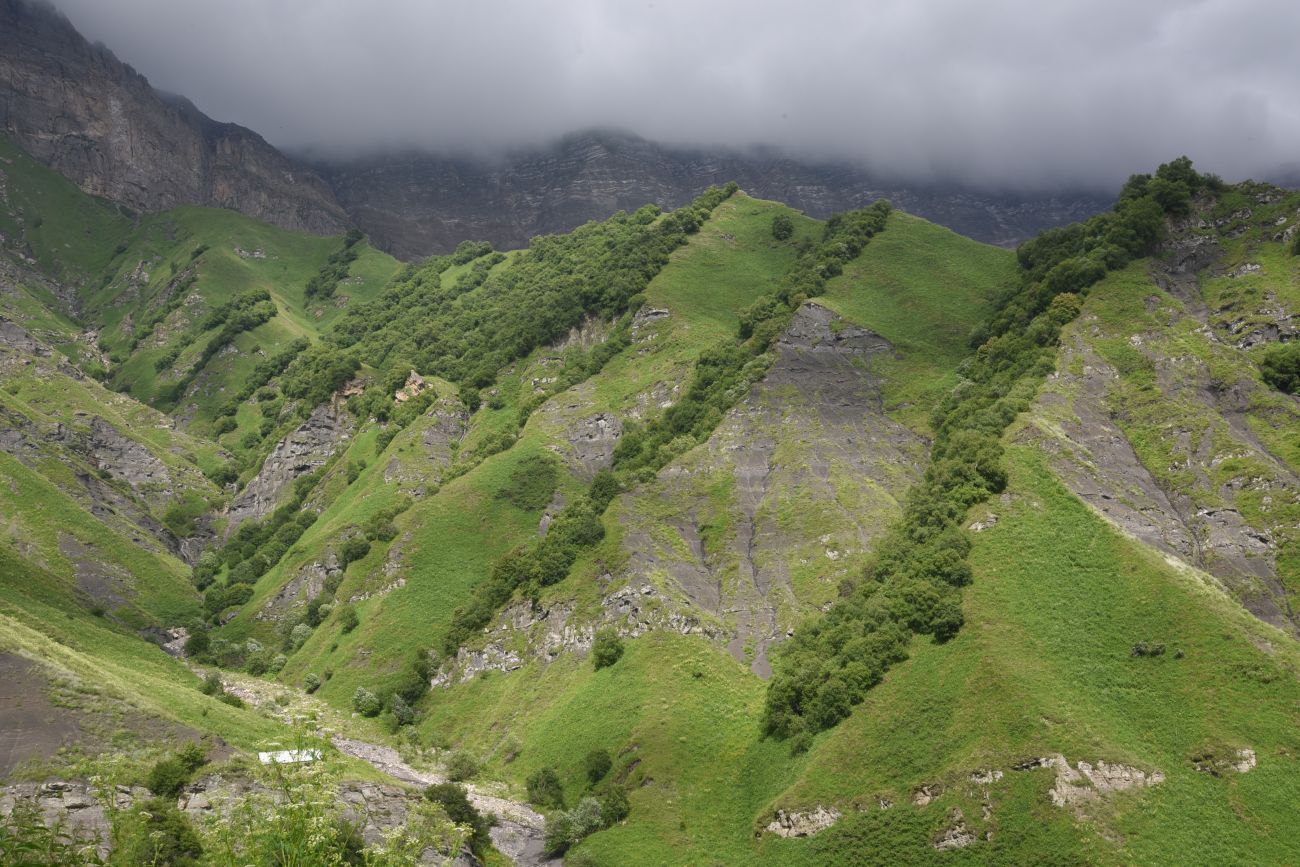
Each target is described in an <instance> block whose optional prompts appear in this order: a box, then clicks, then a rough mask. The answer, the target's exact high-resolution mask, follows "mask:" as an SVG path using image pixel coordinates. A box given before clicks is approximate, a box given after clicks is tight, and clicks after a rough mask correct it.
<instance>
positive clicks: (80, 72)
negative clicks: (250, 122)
mask: <svg viewBox="0 0 1300 867" xmlns="http://www.w3.org/2000/svg"><path fill="white" fill-rule="evenodd" d="M0 82H2V83H3V87H4V89H5V93H4V98H3V99H0V131H3V132H4V133H5V134H6V135H8V136H10V137H11V138H13V139H14V140H15V141H16V142H17V143H18V144H19V145H21V146H22V147H23V148H24V149H25V150H27V151H28V152H29V153H31V154H32V155H33V156H35V157H36V158H37V159H38V160H40V161H41V162H42V163H44V164H46V165H48V166H51V167H52V168H54V169H56V170H58V171H59V172H61V173H62V174H64V175H65V176H67V177H69V178H71V179H72V180H73V181H75V182H76V183H77V185H78V186H80V187H81V188H82V189H83V190H85V191H86V192H87V193H90V194H92V195H96V196H103V197H105V198H108V199H112V200H113V201H115V202H119V203H121V204H123V205H126V206H128V207H130V208H134V209H136V210H142V211H160V210H165V209H167V208H173V207H176V206H177V205H183V204H196V205H209V206H212V207H219V208H230V209H233V210H236V211H239V212H241V213H243V214H246V215H248V216H250V217H254V218H256V219H259V220H265V221H266V222H268V223H272V224H274V225H277V226H281V227H284V228H288V229H294V230H298V231H306V232H313V233H317V234H334V233H337V232H341V231H342V230H343V229H344V228H345V226H346V224H347V222H348V220H347V217H346V216H345V215H344V213H343V211H342V209H341V208H340V207H339V205H338V203H337V202H336V201H335V200H334V196H333V195H332V194H331V192H330V190H329V188H328V187H327V186H326V185H325V184H324V182H323V181H321V179H320V178H319V177H317V176H316V175H315V173H313V172H312V171H311V170H310V169H308V168H306V167H304V166H301V165H299V164H297V163H295V162H293V161H291V160H290V159H288V158H286V157H285V156H284V155H283V154H281V153H280V152H279V151H277V150H276V149H275V148H273V147H271V146H270V145H268V144H267V143H266V142H265V141H264V140H263V139H262V137H261V136H259V135H257V134H256V133H255V132H253V131H251V130H248V129H245V128H243V127H241V126H237V125H235V124H229V123H218V122H216V121H214V120H212V119H211V118H209V117H207V116H206V115H204V114H203V113H202V112H200V111H199V110H198V109H197V108H195V107H194V106H193V105H192V104H190V103H189V102H188V101H186V100H184V99H181V98H177V97H166V96H164V95H162V94H160V93H158V92H157V91H155V90H154V89H153V88H152V87H151V86H150V85H149V82H148V81H147V80H146V79H145V78H144V76H142V75H140V74H139V73H137V72H136V71H135V70H133V69H132V68H131V67H130V66H128V65H126V64H124V63H122V62H121V61H119V60H118V59H117V58H116V57H114V56H113V53H112V52H111V51H109V50H108V49H107V48H104V47H103V46H92V45H90V44H89V43H87V42H86V40H85V39H84V38H82V36H81V34H79V33H77V31H76V30H75V29H74V28H73V27H72V25H71V24H70V23H69V22H68V20H67V19H66V18H64V17H63V16H62V15H61V14H60V13H58V12H57V11H55V10H54V9H53V7H51V6H49V5H48V4H46V3H43V2H39V0H4V2H3V3H0Z"/></svg>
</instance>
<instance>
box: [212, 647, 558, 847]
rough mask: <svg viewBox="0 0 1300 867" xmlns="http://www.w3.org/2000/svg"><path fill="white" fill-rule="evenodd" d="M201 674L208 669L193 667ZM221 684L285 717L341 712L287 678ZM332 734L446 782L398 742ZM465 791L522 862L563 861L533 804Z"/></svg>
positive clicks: (405, 774) (369, 759) (394, 771)
mask: <svg viewBox="0 0 1300 867" xmlns="http://www.w3.org/2000/svg"><path fill="white" fill-rule="evenodd" d="M194 670H195V671H196V672H197V673H198V674H199V675H200V676H203V675H204V674H205V672H203V671H200V670H199V669H197V668H195V669H194ZM218 675H219V676H220V677H221V682H222V686H223V687H224V688H225V690H226V691H227V692H229V693H230V694H231V695H235V696H238V697H239V698H240V699H242V700H243V701H245V702H247V703H249V704H251V705H253V706H255V707H258V708H260V709H264V710H267V711H269V712H271V713H272V714H275V715H276V716H278V717H281V718H282V719H285V720H286V721H292V718H293V717H294V716H295V715H298V714H300V713H301V711H302V710H304V709H306V708H311V709H313V710H316V711H318V712H319V714H320V716H321V718H322V719H325V720H331V719H334V718H336V717H338V714H339V712H338V711H337V710H336V709H335V708H332V707H330V706H329V705H327V704H325V702H323V701H321V700H320V699H317V698H315V697H313V696H310V695H308V694H307V693H305V692H303V691H302V690H301V689H297V688H296V687H292V686H289V685H287V684H282V683H271V682H270V681H262V680H257V679H256V678H252V677H249V678H238V679H236V678H234V677H231V676H230V673H229V672H224V671H218ZM285 693H288V694H290V695H292V696H293V698H294V700H295V706H292V707H291V706H282V705H280V704H279V703H277V701H276V700H275V697H276V696H279V695H283V694H285ZM330 740H331V742H332V743H333V744H334V746H335V748H337V749H338V750H339V752H341V753H343V754H344V755H347V756H351V757H352V758H354V759H358V760H359V761H363V762H365V763H366V764H368V765H370V766H371V767H372V768H374V769H375V770H377V771H379V772H380V773H381V774H385V775H387V776H389V777H392V778H393V779H395V780H397V781H399V782H402V783H407V784H409V785H414V786H419V787H421V788H423V787H425V786H431V785H434V784H436V783H445V782H447V777H446V776H444V775H442V774H439V773H435V772H433V771H426V770H420V769H417V768H414V767H412V766H411V765H410V764H408V763H407V762H406V761H405V760H404V759H403V758H402V756H401V754H400V753H399V752H398V751H397V750H396V749H395V748H393V747H390V746H385V745H383V744H376V743H371V742H370V741H364V740H360V739H357V738H350V737H344V736H342V735H340V734H334V733H330ZM463 785H464V786H465V790H466V793H467V794H468V796H469V801H470V803H471V804H473V805H474V808H475V809H476V810H478V811H479V812H480V813H482V814H484V815H485V816H486V815H488V814H491V815H494V816H496V818H497V821H496V824H495V825H493V827H492V831H491V834H492V844H493V845H494V846H496V848H497V850H498V851H500V852H501V854H503V855H505V856H506V857H507V858H509V859H510V861H511V863H513V864H515V865H518V867H559V865H560V864H561V860H560V859H558V858H547V857H546V854H545V851H546V850H545V846H544V845H543V837H544V835H545V830H546V819H545V817H544V816H542V814H541V813H538V812H537V811H536V810H534V809H533V808H532V807H531V806H529V805H528V804H526V803H523V802H521V801H515V800H512V799H510V798H505V797H501V796H500V795H497V794H493V793H492V792H489V791H487V790H485V789H484V788H483V787H481V786H477V785H475V784H473V783H465V784H463Z"/></svg>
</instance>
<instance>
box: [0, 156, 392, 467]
mask: <svg viewBox="0 0 1300 867" xmlns="http://www.w3.org/2000/svg"><path fill="white" fill-rule="evenodd" d="M0 172H3V186H4V192H5V199H4V203H3V204H4V206H3V207H0V234H3V235H4V236H5V237H6V238H7V243H6V246H7V248H8V249H9V250H10V251H11V252H12V253H16V254H18V255H21V256H23V257H27V256H28V255H29V254H30V258H31V259H32V260H33V262H34V264H35V267H38V268H40V269H41V270H43V271H44V272H45V273H47V274H50V275H51V276H52V277H54V278H55V279H57V280H59V281H60V282H62V283H63V284H65V285H68V286H72V287H76V288H77V291H78V295H79V302H80V305H81V316H82V318H83V319H84V320H85V321H89V322H95V323H97V324H98V325H99V326H100V334H99V340H100V342H101V344H102V345H103V347H104V349H105V351H106V352H107V353H109V354H110V355H111V356H113V357H115V358H116V359H117V362H115V363H117V366H116V367H115V368H114V377H113V382H114V383H115V384H116V385H117V386H118V387H120V388H123V389H126V390H128V391H129V393H130V394H131V395H132V396H134V397H136V398H137V399H139V400H141V401H143V402H146V403H149V402H154V401H156V400H157V398H158V396H159V394H160V393H161V390H162V389H163V388H164V387H165V386H166V385H168V384H169V383H172V382H175V381H176V379H177V378H179V376H180V375H181V374H182V373H183V372H185V371H186V370H188V369H189V367H190V366H191V365H192V364H193V362H194V361H195V360H196V359H197V357H198V355H199V353H200V352H201V351H202V348H203V346H204V345H205V344H206V342H207V340H208V339H209V338H210V337H212V336H213V335H214V334H215V333H216V330H215V329H213V330H212V331H211V332H210V333H204V334H193V333H192V327H193V326H194V325H195V324H196V323H197V322H198V321H199V320H200V319H202V318H203V316H204V315H206V313H207V312H208V311H210V310H212V309H213V308H216V307H218V306H220V305H221V304H223V303H224V302H226V301H229V300H230V299H232V298H234V297H236V296H238V295H240V294H243V293H246V292H250V291H253V290H257V289H265V290H267V291H268V292H270V293H271V296H272V298H273V299H274V301H275V303H276V307H277V308H278V315H277V316H276V317H275V318H273V319H272V320H271V321H269V322H267V323H265V324H264V325H261V326H259V327H257V328H255V329H253V330H252V331H250V332H246V333H244V334H241V335H239V336H238V337H237V338H236V340H235V343H234V345H235V347H236V348H237V349H238V352H237V353H232V354H226V355H222V356H220V357H218V358H215V359H213V360H212V361H211V362H210V363H209V364H208V365H207V367H206V368H205V369H204V371H203V373H202V375H201V376H200V377H199V379H198V381H197V382H196V383H195V385H194V386H192V388H191V391H190V394H189V398H188V399H187V400H186V401H183V402H182V404H181V407H180V414H181V415H182V417H183V418H185V419H186V420H187V422H188V421H197V422H198V427H197V428H196V430H198V431H200V432H205V433H206V432H207V431H208V428H207V427H206V426H205V425H206V423H207V422H209V421H211V419H212V418H213V415H214V411H215V409H216V408H217V407H218V406H219V405H220V404H221V403H222V402H223V401H224V400H225V399H226V397H227V396H228V394H229V393H231V392H233V391H237V390H238V388H239V387H240V386H241V385H242V384H243V382H244V380H245V379H246V377H247V376H248V374H249V372H250V371H251V370H252V368H253V365H254V364H255V363H256V362H257V360H258V359H259V358H261V357H263V354H272V353H274V352H275V351H276V350H277V349H278V348H280V347H282V346H284V345H285V344H287V343H289V342H290V341H292V340H294V339H295V338H298V337H307V338H309V339H314V338H315V336H316V335H317V334H319V333H321V332H322V331H323V330H325V329H326V328H328V327H329V325H330V324H331V323H332V322H333V321H334V320H335V319H337V318H338V316H339V315H341V312H342V310H343V309H344V308H345V307H346V306H347V305H348V304H349V303H351V302H352V301H362V300H367V299H369V298H372V297H373V296H375V295H376V294H377V293H378V292H379V290H380V289H381V288H383V286H384V285H385V284H386V283H387V281H388V279H389V278H390V277H391V276H392V275H393V274H394V273H395V272H396V271H397V268H398V263H397V261H396V260H395V259H393V258H392V257H391V256H388V255H387V254H385V253H382V252H380V251H378V250H375V249H373V248H371V247H370V246H369V245H367V244H364V242H363V244H362V247H361V254H360V256H359V257H358V259H357V260H356V261H355V262H354V263H353V264H352V266H351V270H350V276H349V278H348V279H347V280H346V281H344V282H343V283H341V284H340V285H339V287H338V289H337V292H336V295H335V297H334V298H332V299H330V300H329V301H327V302H313V303H308V302H307V301H306V299H305V298H304V296H303V290H304V287H305V286H306V284H307V281H308V280H309V279H311V277H312V276H313V275H315V274H316V273H317V271H319V270H320V268H321V266H322V265H324V264H325V261H326V259H327V258H328V257H329V256H330V254H331V253H333V252H335V251H336V250H338V249H340V248H341V246H342V240H341V238H339V237H333V238H322V237H317V236H314V235H304V234H299V233H294V232H289V231H285V230H283V229H278V228H276V227H274V226H270V225H267V224H264V223H259V222H257V221H255V220H251V219H249V218H248V217H245V216H243V215H241V214H238V213H235V212H234V211H226V210H220V209H213V208H200V207H194V206H186V207H180V208H175V209H173V210H170V211H166V212H163V213H159V214H148V215H143V216H141V215H137V214H134V213H133V212H131V211H129V210H127V209H124V208H119V207H117V206H115V205H112V204H109V203H107V202H103V201H100V200H98V199H94V198H92V197H90V196H87V195H85V194H84V193H82V192H81V191H80V190H79V189H78V188H77V187H76V185H74V184H72V183H71V182H70V181H68V180H67V179H65V178H63V177H62V176H61V175H59V174H57V173H56V172H53V171H51V170H49V169H47V168H45V167H43V166H41V165H39V164H37V163H36V162H35V161H33V160H32V159H31V158H30V157H28V156H27V155H26V154H25V153H23V152H22V151H21V150H20V149H18V148H17V147H15V146H14V145H13V144H12V143H11V142H9V141H8V140H7V139H3V138H0ZM200 248H205V249H203V252H202V253H200V254H199V255H197V256H195V255H194V254H195V252H196V251H198V250H199V249H200ZM237 250H241V251H243V255H241V254H240V253H239V252H237ZM191 269H193V270H194V272H195V274H196V275H197V279H196V280H195V281H194V282H193V283H192V284H190V285H188V286H187V287H185V288H183V289H180V290H178V291H181V292H183V293H184V298H185V300H184V302H183V303H182V304H180V306H179V308H178V309H176V310H174V311H173V312H172V313H170V314H169V315H168V316H167V318H166V319H164V320H163V321H162V322H161V323H160V324H159V325H158V327H157V328H156V329H155V330H154V333H153V334H152V336H151V337H149V338H148V339H146V340H144V341H142V342H141V343H140V345H139V346H138V347H137V348H136V349H135V351H134V352H132V351H131V347H130V340H131V336H132V334H133V333H134V332H135V323H137V322H139V321H142V320H143V319H144V318H145V317H146V316H147V315H148V314H149V313H151V312H152V311H154V310H156V309H159V308H160V307H161V306H162V305H164V304H165V303H166V301H167V298H168V296H169V293H170V292H172V290H173V289H175V288H176V284H178V283H179V282H180V281H181V280H182V279H183V278H184V277H185V275H186V274H187V273H188V272H189V271H190V270H191ZM23 296H25V297H22V298H21V299H20V300H16V301H14V302H12V305H11V306H14V307H20V308H22V309H25V310H27V311H28V312H29V314H30V315H31V316H36V315H37V309H38V308H39V304H40V302H44V303H45V304H46V305H48V306H49V307H51V308H55V309H57V308H58V306H59V305H58V304H56V303H54V300H53V299H52V298H49V297H48V292H43V291H42V290H41V288H40V287H26V291H25V292H24V293H23ZM33 301H35V302H36V303H35V304H33ZM59 318H60V319H61V317H59ZM57 324H58V325H61V326H63V327H64V328H65V330H67V331H69V332H70V331H71V329H67V328H66V326H67V325H69V324H70V323H67V322H66V321H65V320H62V321H60V322H58V323H57ZM71 338H72V335H71V334H69V342H68V343H67V344H65V345H63V346H61V347H60V348H62V349H64V351H66V352H68V354H70V355H73V357H78V356H79V355H82V356H89V354H90V353H88V352H86V348H85V347H80V348H79V347H77V346H76V345H75V344H74V343H73V341H72V339H71ZM178 341H184V343H185V346H186V348H185V350H184V351H183V352H182V353H181V355H180V357H179V358H178V359H177V361H176V363H175V364H174V365H173V367H172V368H171V369H170V370H167V371H163V372H162V373H159V372H158V371H157V370H156V369H155V367H154V362H155V361H156V360H157V359H158V358H159V357H161V356H163V355H164V354H165V353H166V352H167V350H168V349H169V348H171V347H172V346H175V345H176V344H177V342H178ZM246 430H247V428H246V426H244V425H241V427H240V429H239V430H237V431H235V432H234V433H232V434H228V435H227V445H229V446H231V447H232V448H235V449H236V450H237V451H238V450H240V449H239V447H238V443H239V440H240V437H241V436H242V434H243V433H245V432H246Z"/></svg>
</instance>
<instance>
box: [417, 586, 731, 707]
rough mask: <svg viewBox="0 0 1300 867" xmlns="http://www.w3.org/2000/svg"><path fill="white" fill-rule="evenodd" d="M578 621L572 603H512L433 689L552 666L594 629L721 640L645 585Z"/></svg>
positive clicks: (587, 645)
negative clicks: (536, 664)
mask: <svg viewBox="0 0 1300 867" xmlns="http://www.w3.org/2000/svg"><path fill="white" fill-rule="evenodd" d="M578 620H579V618H575V617H574V608H573V604H572V603H567V602H562V603H557V604H555V605H552V606H550V607H549V608H536V607H534V606H533V605H532V603H530V602H521V603H518V604H516V605H512V606H510V607H509V608H507V609H506V610H505V611H503V612H502V613H501V615H500V616H499V617H498V618H497V620H496V622H495V624H494V625H493V626H492V627H491V628H490V629H489V631H488V640H487V643H486V644H484V645H483V646H482V647H480V648H478V649H469V648H465V647H462V648H461V649H460V650H459V651H457V653H456V658H455V659H453V660H451V661H449V662H447V663H444V664H443V665H442V666H441V667H440V668H439V670H438V673H437V674H436V675H435V676H434V678H433V685H434V686H450V685H452V684H453V683H463V682H465V681H467V680H470V679H472V678H473V677H475V676H476V675H478V674H481V673H482V672H484V671H515V670H517V669H520V668H523V667H524V665H526V664H527V663H528V662H529V661H531V660H534V659H540V660H542V661H543V662H550V661H552V660H554V659H555V658H556V657H557V656H559V655H560V654H561V653H586V652H588V651H589V650H591V644H592V641H593V640H595V637H596V631H597V630H598V629H601V628H602V627H606V626H608V627H610V628H612V629H614V631H615V632H617V633H618V634H619V635H620V636H622V637H624V638H636V637H638V636H641V635H645V634H646V633H647V632H649V631H651V630H652V629H659V630H665V631H671V632H677V633H679V634H681V635H703V636H705V637H706V638H711V639H715V640H721V639H722V638H723V637H724V632H723V630H722V629H721V628H720V627H719V626H718V625H717V624H715V623H713V622H711V621H710V620H708V619H705V618H701V617H700V616H699V613H698V612H694V611H691V610H690V609H689V607H686V606H682V605H680V604H679V603H677V602H675V601H674V600H672V599H669V598H667V597H665V596H664V595H663V594H661V593H660V592H659V591H657V590H655V589H654V588H653V587H651V586H650V585H649V584H643V585H640V586H635V587H624V588H622V589H621V590H617V591H615V592H613V593H610V594H609V595H608V596H606V597H605V598H604V599H602V600H601V610H600V612H599V614H597V615H596V616H595V617H594V618H593V617H585V618H581V622H575V621H578Z"/></svg>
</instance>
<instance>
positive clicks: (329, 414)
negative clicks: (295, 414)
mask: <svg viewBox="0 0 1300 867" xmlns="http://www.w3.org/2000/svg"><path fill="white" fill-rule="evenodd" d="M352 427H353V425H352V420H351V417H350V416H349V415H348V414H347V413H346V412H345V411H344V410H343V409H342V408H341V407H340V406H338V405H337V404H336V403H324V404H321V405H320V406H318V407H316V409H314V410H312V413H311V415H310V416H308V417H307V420H306V421H304V422H303V423H302V424H301V425H299V426H298V429H297V430H295V431H293V432H292V433H290V434H289V435H288V436H286V437H285V438H284V439H282V440H280V442H279V443H277V444H276V446H275V448H274V449H272V450H271V453H270V454H269V455H267V456H266V460H265V461H264V462H263V463H262V469H261V470H260V471H259V472H258V474H257V475H256V476H254V477H253V480H252V481H251V482H249V483H248V487H246V488H244V490H243V492H242V493H240V495H239V496H238V497H236V498H235V499H234V501H232V502H231V504H230V509H229V511H228V514H229V516H230V524H229V531H230V532H234V530H235V529H236V528H237V527H238V526H239V525H240V524H242V523H243V522H244V521H247V520H248V519H250V518H252V519H254V520H261V519H262V518H264V517H266V516H267V515H269V514H270V513H271V512H273V511H275V509H276V507H277V506H279V505H280V502H281V501H282V500H283V498H284V495H285V493H286V492H287V491H288V490H289V488H290V486H291V485H293V483H294V480H296V479H297V478H298V477H299V476H303V475H306V474H307V473H310V472H311V471H312V470H315V469H318V468H319V467H322V466H324V465H325V462H326V461H327V460H329V458H330V456H331V455H333V454H334V453H335V452H336V451H338V449H339V447H340V445H341V444H342V443H343V442H344V441H345V440H346V439H347V438H348V437H349V436H350V435H351V432H352Z"/></svg>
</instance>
